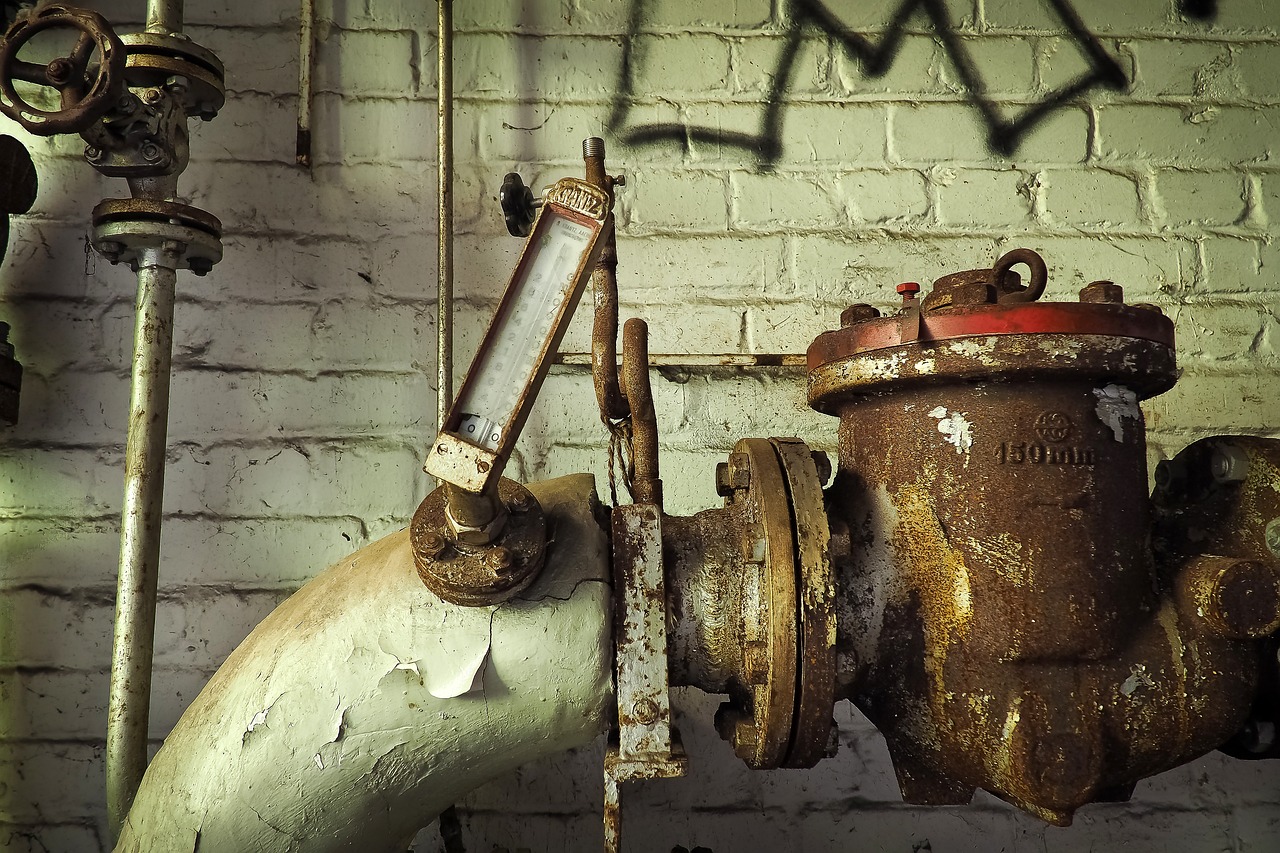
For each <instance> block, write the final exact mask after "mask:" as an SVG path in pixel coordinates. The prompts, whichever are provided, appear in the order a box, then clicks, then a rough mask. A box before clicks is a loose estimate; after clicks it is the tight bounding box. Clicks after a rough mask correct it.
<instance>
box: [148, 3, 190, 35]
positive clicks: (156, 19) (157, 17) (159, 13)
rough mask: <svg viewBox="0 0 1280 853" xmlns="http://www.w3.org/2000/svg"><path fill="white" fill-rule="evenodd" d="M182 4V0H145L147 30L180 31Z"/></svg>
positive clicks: (170, 33)
mask: <svg viewBox="0 0 1280 853" xmlns="http://www.w3.org/2000/svg"><path fill="white" fill-rule="evenodd" d="M182 5H183V0H147V32H149V33H160V34H162V35H172V34H173V33H180V32H182Z"/></svg>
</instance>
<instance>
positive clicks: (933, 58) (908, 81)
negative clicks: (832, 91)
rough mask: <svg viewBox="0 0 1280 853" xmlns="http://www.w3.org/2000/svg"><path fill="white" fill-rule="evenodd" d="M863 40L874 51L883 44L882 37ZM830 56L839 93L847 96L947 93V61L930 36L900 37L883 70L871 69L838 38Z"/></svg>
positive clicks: (868, 61)
mask: <svg viewBox="0 0 1280 853" xmlns="http://www.w3.org/2000/svg"><path fill="white" fill-rule="evenodd" d="M873 5H874V4H873ZM864 38H867V41H869V42H870V43H871V45H872V48H873V51H874V50H875V49H876V48H879V47H880V46H881V45H882V44H883V43H884V38H885V37H884V36H876V37H867V36H864ZM833 53H834V56H835V77H836V79H837V80H838V82H839V84H840V90H841V91H842V92H843V93H844V94H847V95H886V96H889V97H903V96H910V95H913V94H916V95H941V94H943V93H945V92H947V91H948V89H947V85H946V83H945V82H944V71H943V67H944V66H946V65H948V64H949V63H950V61H951V60H950V58H949V57H948V56H947V55H946V53H945V51H944V50H943V48H942V45H941V44H939V42H938V40H937V38H935V37H934V35H933V34H931V33H929V34H908V35H904V36H903V37H902V41H901V42H899V43H898V45H897V47H896V48H895V49H894V52H893V56H892V58H891V60H890V61H889V63H888V64H887V65H886V66H884V67H883V68H876V67H874V66H873V63H872V61H870V60H867V59H864V58H863V57H861V56H859V55H858V53H856V52H855V51H853V50H850V49H847V48H846V47H845V46H844V45H843V44H842V43H841V41H840V40H838V39H837V40H836V41H835V42H834V47H833ZM947 70H948V71H949V70H950V69H949V68H948V69H947Z"/></svg>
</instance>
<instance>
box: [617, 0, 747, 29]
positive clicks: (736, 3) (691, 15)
mask: <svg viewBox="0 0 1280 853" xmlns="http://www.w3.org/2000/svg"><path fill="white" fill-rule="evenodd" d="M769 6H770V4H769V1H768V0H706V2H701V3H684V2H681V0H653V2H650V3H648V4H647V5H646V9H645V16H644V19H643V21H642V23H641V27H642V28H643V29H645V30H664V29H682V28H695V27H706V28H709V29H716V30H720V29H744V28H745V29H753V28H756V27H759V26H762V25H764V24H765V23H767V22H768V21H769V19H770V9H769Z"/></svg>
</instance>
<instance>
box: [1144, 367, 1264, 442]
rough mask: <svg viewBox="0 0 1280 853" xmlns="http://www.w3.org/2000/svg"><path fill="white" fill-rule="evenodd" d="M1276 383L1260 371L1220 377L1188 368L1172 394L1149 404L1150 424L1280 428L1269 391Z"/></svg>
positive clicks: (1214, 428)
mask: <svg viewBox="0 0 1280 853" xmlns="http://www.w3.org/2000/svg"><path fill="white" fill-rule="evenodd" d="M1276 381H1277V379H1276V377H1274V376H1266V375H1265V374H1262V373H1261V372H1250V373H1249V374H1248V375H1243V376H1242V375H1228V376H1221V375H1217V374H1208V373H1200V372H1198V371H1195V372H1193V371H1192V370H1190V369H1188V370H1185V371H1184V372H1183V374H1182V377H1181V378H1180V379H1179V380H1178V384H1177V385H1176V386H1174V388H1173V390H1172V391H1169V392H1166V393H1165V394H1162V395H1161V396H1159V397H1157V398H1155V399H1154V400H1152V401H1150V402H1149V403H1148V404H1147V406H1148V412H1149V413H1148V416H1147V417H1148V423H1149V425H1150V426H1151V428H1152V429H1154V430H1170V429H1180V430H1206V431H1211V432H1216V433H1230V432H1240V431H1246V432H1255V431H1264V432H1266V431H1273V430H1275V429H1277V428H1280V411H1277V410H1276V406H1275V402H1274V395H1273V394H1272V393H1271V391H1270V389H1271V388H1274V387H1275V383H1276Z"/></svg>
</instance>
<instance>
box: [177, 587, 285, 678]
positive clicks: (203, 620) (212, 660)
mask: <svg viewBox="0 0 1280 853" xmlns="http://www.w3.org/2000/svg"><path fill="white" fill-rule="evenodd" d="M288 595H289V591H287V590H280V591H269V592H257V591H255V592H246V591H237V592H235V593H234V594H220V593H214V594H213V595H209V594H201V595H193V594H192V593H191V592H190V591H188V592H186V593H185V594H183V596H182V598H181V599H180V600H177V601H175V600H173V599H163V600H162V601H161V603H160V606H159V608H158V613H157V616H156V655H155V661H156V664H157V665H159V666H178V667H192V668H200V669H205V670H212V669H214V668H216V667H218V666H220V665H221V664H222V661H223V660H225V659H226V657H227V655H229V654H231V652H232V651H234V650H235V648H236V646H238V645H239V644H240V642H241V641H242V640H243V639H244V638H245V637H246V636H248V634H249V632H250V631H252V630H253V628H254V626H256V625H257V624H258V623H259V622H261V621H262V620H263V619H265V618H266V617H267V615H268V614H269V613H270V612H271V611H272V610H274V609H275V608H276V606H277V605H279V604H280V602H282V601H283V600H284V599H285V598H287V597H288Z"/></svg>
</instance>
